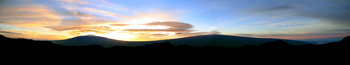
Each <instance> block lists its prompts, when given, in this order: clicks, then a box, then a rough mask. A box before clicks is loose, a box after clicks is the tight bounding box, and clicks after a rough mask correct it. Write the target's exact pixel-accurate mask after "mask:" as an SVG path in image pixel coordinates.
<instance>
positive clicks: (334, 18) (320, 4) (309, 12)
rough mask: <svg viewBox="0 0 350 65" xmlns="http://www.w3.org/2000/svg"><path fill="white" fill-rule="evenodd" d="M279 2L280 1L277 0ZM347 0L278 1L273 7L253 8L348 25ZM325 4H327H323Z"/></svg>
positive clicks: (267, 12)
mask: <svg viewBox="0 0 350 65" xmlns="http://www.w3.org/2000/svg"><path fill="white" fill-rule="evenodd" d="M277 2H280V1H277ZM288 2H289V1H288ZM348 2H350V1H349V0H313V1H296V2H294V1H293V3H292V2H291V3H280V4H282V5H276V6H273V7H269V6H261V7H260V8H264V9H255V12H259V13H264V14H267V15H269V16H270V17H271V16H283V15H286V14H289V15H287V16H283V17H295V16H302V17H309V18H315V19H319V20H323V21H327V22H330V23H332V24H335V25H350V13H349V11H350V4H348ZM325 4H327V5H325Z"/></svg>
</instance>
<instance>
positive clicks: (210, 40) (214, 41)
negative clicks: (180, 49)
mask: <svg viewBox="0 0 350 65" xmlns="http://www.w3.org/2000/svg"><path fill="white" fill-rule="evenodd" d="M276 40H282V41H285V42H287V43H289V44H291V45H304V44H310V43H311V42H303V41H295V40H283V39H269V38H249V37H238V36H228V35H201V36H193V37H186V38H179V39H170V40H160V41H142V42H135V41H118V40H113V39H108V38H104V37H98V36H79V37H74V38H71V39H66V40H60V41H54V43H56V44H61V45H69V46H85V45H91V44H97V45H101V46H103V47H112V46H144V45H146V44H152V43H155V42H158V43H159V42H170V43H171V44H172V45H175V46H178V45H184V44H187V45H190V46H196V47H204V46H213V47H242V46H244V45H260V44H263V43H267V42H271V41H276Z"/></svg>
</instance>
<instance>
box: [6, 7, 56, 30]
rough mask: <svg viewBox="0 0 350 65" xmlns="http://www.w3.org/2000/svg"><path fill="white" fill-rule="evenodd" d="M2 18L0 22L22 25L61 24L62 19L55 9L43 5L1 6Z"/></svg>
mask: <svg viewBox="0 0 350 65" xmlns="http://www.w3.org/2000/svg"><path fill="white" fill-rule="evenodd" d="M23 12H25V13H23ZM0 18H2V19H1V20H0V21H1V22H0V24H7V25H15V26H20V27H38V26H52V25H59V24H60V22H61V20H62V19H61V16H60V15H58V14H56V12H55V11H54V10H52V9H49V8H47V7H46V6H43V5H19V6H13V7H1V8H0Z"/></svg>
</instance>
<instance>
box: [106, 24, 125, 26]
mask: <svg viewBox="0 0 350 65" xmlns="http://www.w3.org/2000/svg"><path fill="white" fill-rule="evenodd" d="M128 25H129V24H109V26H128Z"/></svg>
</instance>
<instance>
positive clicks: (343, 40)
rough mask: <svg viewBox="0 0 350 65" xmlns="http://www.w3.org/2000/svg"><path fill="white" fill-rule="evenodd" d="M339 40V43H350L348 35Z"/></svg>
mask: <svg viewBox="0 0 350 65" xmlns="http://www.w3.org/2000/svg"><path fill="white" fill-rule="evenodd" d="M340 42H341V43H350V36H347V37H344V38H343V39H342V40H341V41H340Z"/></svg>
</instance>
